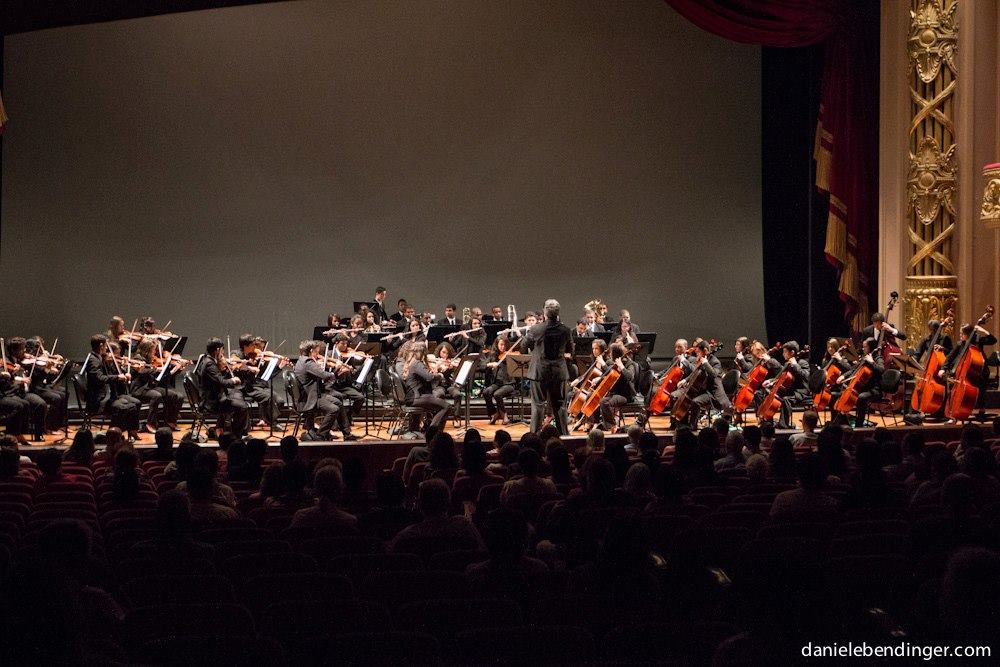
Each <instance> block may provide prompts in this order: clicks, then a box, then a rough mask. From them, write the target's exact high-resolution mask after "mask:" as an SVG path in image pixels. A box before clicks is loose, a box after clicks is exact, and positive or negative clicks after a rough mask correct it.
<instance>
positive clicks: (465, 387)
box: [452, 352, 480, 431]
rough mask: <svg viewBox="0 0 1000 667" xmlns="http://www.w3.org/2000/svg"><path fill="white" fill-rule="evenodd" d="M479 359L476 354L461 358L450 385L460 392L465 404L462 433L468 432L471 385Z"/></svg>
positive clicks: (472, 353)
mask: <svg viewBox="0 0 1000 667" xmlns="http://www.w3.org/2000/svg"><path fill="white" fill-rule="evenodd" d="M479 358H480V357H479V353H478V352H471V353H469V354H467V355H465V356H464V357H462V359H461V361H460V362H459V363H458V370H457V371H456V372H455V380H454V382H453V383H452V385H453V386H455V387H458V388H459V389H461V390H462V394H463V399H464V400H463V402H464V403H465V428H463V429H462V431H468V430H469V424H470V422H471V419H470V414H469V413H470V410H471V404H472V385H473V380H474V379H475V377H476V368H477V367H478V366H479Z"/></svg>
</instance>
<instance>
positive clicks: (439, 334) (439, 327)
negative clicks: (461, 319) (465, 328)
mask: <svg viewBox="0 0 1000 667" xmlns="http://www.w3.org/2000/svg"><path fill="white" fill-rule="evenodd" d="M461 328H462V325H460V324H432V325H431V326H430V328H429V329H427V342H428V343H440V342H442V341H444V340H446V339H445V336H446V335H447V334H450V333H455V332H457V331H458V330H460V329H461Z"/></svg>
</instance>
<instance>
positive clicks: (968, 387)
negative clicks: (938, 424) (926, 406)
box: [945, 306, 993, 421]
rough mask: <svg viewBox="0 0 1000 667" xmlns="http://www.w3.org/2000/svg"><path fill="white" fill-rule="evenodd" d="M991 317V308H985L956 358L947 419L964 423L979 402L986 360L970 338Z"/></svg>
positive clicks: (946, 412)
mask: <svg viewBox="0 0 1000 667" xmlns="http://www.w3.org/2000/svg"><path fill="white" fill-rule="evenodd" d="M991 317H993V306H986V312H985V313H983V316H982V317H980V318H979V319H978V320H977V321H976V324H975V326H973V328H972V331H970V332H969V336H968V337H967V338H966V339H965V343H964V345H965V347H964V349H963V350H962V353H961V354H960V355H959V356H958V365H957V366H956V367H955V376H954V378H953V379H952V382H953V383H954V384H953V385H952V388H951V398H950V399H949V401H948V408H947V410H946V411H945V414H946V416H947V417H948V419H954V420H955V421H965V420H966V419H968V418H969V415H971V414H972V410H973V409H974V408H975V407H976V401H977V400H979V378H980V377H981V376H982V374H983V369H984V368H985V366H986V360H985V359H984V358H983V352H982V350H980V349H979V348H978V347H976V346H975V345H973V344H972V337H973V336H975V335H976V329H975V327H981V326H983V325H984V324H986V322H988V321H989V320H990V318H991Z"/></svg>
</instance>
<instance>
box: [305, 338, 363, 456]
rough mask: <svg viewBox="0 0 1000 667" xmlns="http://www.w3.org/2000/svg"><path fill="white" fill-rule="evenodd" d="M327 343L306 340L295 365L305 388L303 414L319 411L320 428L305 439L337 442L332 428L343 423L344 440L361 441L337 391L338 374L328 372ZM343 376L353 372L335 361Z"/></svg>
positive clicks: (309, 432) (308, 433)
mask: <svg viewBox="0 0 1000 667" xmlns="http://www.w3.org/2000/svg"><path fill="white" fill-rule="evenodd" d="M323 348H324V346H323V343H321V342H320V341H318V340H304V341H302V342H301V343H300V344H299V358H298V360H297V361H296V362H295V381H296V382H298V383H299V386H300V388H301V392H300V398H299V403H298V405H297V406H296V409H297V410H298V411H299V412H302V413H306V412H313V411H315V412H318V413H319V418H320V421H319V426H311V427H310V429H309V431H308V432H307V433H306V434H305V435H304V436H303V437H302V439H303V440H333V439H334V438H333V434H332V429H333V426H334V424H337V423H339V426H340V429H341V431H342V432H343V434H344V440H357V439H358V437H357V436H356V435H351V416H350V414H349V413H348V411H347V410H346V408H344V403H343V395H342V394H341V393H340V392H338V391H337V390H336V389H334V388H333V384H334V382H335V381H336V379H337V373H336V372H331V371H328V370H326V368H325V366H326V363H327V360H326V359H325V358H324V356H323V355H324V353H323ZM333 363H334V365H335V366H337V367H338V369H339V371H340V372H342V373H347V372H350V367H349V366H347V364H341V362H338V361H336V360H333Z"/></svg>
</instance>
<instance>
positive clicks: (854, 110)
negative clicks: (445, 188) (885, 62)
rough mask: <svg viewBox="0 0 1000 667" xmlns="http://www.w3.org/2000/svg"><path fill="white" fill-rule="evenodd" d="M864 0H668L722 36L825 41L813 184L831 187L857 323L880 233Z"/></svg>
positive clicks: (873, 27) (844, 285)
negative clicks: (814, 182)
mask: <svg viewBox="0 0 1000 667" xmlns="http://www.w3.org/2000/svg"><path fill="white" fill-rule="evenodd" d="M865 1H866V0H666V2H667V4H669V5H670V6H671V7H673V8H674V9H675V10H676V11H677V12H678V13H679V14H680V15H681V16H684V17H685V18H687V19H688V20H689V21H691V22H692V23H694V24H695V25H697V26H698V27H700V28H702V29H703V30H706V31H708V32H711V33H713V34H715V35H719V36H720V37H725V38H726V39H731V40H733V41H737V42H745V43H750V44H759V45H761V46H768V47H778V48H792V47H802V46H810V45H814V44H822V45H823V48H824V72H823V81H822V92H821V103H820V114H819V120H818V122H817V127H816V150H815V155H814V157H815V159H816V187H818V188H819V189H820V190H821V191H823V192H825V193H828V194H829V195H830V207H829V215H828V220H827V234H826V248H825V252H826V257H827V260H828V261H829V262H830V263H831V264H833V265H834V266H836V267H837V269H838V271H839V274H840V281H839V291H840V298H841V301H843V302H844V309H845V317H846V318H847V319H848V320H849V321H852V323H853V324H854V325H855V329H860V328H861V327H863V326H865V324H867V322H866V320H867V319H868V290H869V277H870V276H871V275H872V274H873V270H874V267H875V259H876V253H877V248H876V245H877V239H878V213H877V205H878V204H877V193H878V190H877V178H878V109H877V103H878V21H877V16H878V14H877V12H876V13H874V17H873V14H872V11H871V10H870V8H869V9H868V10H867V11H864V9H865V8H864V7H863V4H862V3H864V2H865ZM874 4H875V6H876V7H877V4H878V3H874Z"/></svg>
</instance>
